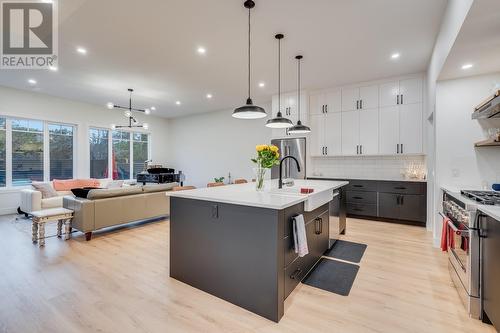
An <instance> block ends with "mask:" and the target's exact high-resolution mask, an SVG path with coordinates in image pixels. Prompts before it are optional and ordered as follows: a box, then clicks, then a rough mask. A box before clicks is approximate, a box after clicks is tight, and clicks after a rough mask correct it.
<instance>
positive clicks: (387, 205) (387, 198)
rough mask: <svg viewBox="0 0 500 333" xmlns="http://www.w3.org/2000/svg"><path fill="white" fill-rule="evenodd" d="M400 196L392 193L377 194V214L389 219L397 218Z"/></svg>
mask: <svg viewBox="0 0 500 333" xmlns="http://www.w3.org/2000/svg"><path fill="white" fill-rule="evenodd" d="M400 196H401V194H394V193H379V194H378V216H379V217H385V218H389V219H399V216H400V205H399V202H400Z"/></svg>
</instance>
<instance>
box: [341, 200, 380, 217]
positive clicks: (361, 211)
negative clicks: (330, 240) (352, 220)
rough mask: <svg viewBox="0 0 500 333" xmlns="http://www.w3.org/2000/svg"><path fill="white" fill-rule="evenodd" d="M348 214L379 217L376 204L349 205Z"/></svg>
mask: <svg viewBox="0 0 500 333" xmlns="http://www.w3.org/2000/svg"><path fill="white" fill-rule="evenodd" d="M347 214H350V215H363V216H377V205H376V204H361V203H359V204H356V203H348V204H347Z"/></svg>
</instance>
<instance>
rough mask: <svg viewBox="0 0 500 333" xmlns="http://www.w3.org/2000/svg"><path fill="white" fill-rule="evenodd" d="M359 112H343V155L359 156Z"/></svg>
mask: <svg viewBox="0 0 500 333" xmlns="http://www.w3.org/2000/svg"><path fill="white" fill-rule="evenodd" d="M358 145H359V111H348V112H342V155H357V154H358V150H357V148H358Z"/></svg>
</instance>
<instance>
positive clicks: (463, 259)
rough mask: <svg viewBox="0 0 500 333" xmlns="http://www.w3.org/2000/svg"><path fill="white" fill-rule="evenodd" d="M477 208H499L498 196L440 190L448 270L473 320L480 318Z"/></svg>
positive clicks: (490, 193)
mask: <svg viewBox="0 0 500 333" xmlns="http://www.w3.org/2000/svg"><path fill="white" fill-rule="evenodd" d="M481 205H500V193H498V192H494V191H475V190H462V191H460V193H457V192H452V191H447V190H444V193H443V210H442V213H441V215H442V217H443V223H447V225H448V227H449V229H448V230H450V232H451V233H452V234H451V236H450V237H447V239H446V243H447V248H448V268H449V271H450V275H451V278H452V280H453V283H454V284H455V287H456V288H457V290H458V292H459V294H460V296H461V299H462V301H463V303H464V305H465V306H466V308H467V310H468V311H469V315H470V316H471V317H473V318H476V319H479V318H480V317H481V300H480V292H481V279H480V262H481V257H480V247H481V244H480V237H479V222H478V213H477V208H478V207H479V206H481Z"/></svg>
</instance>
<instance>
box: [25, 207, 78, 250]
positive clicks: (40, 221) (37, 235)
mask: <svg viewBox="0 0 500 333" xmlns="http://www.w3.org/2000/svg"><path fill="white" fill-rule="evenodd" d="M30 214H31V215H32V216H33V219H32V224H31V240H32V241H33V243H36V242H38V245H39V246H44V245H45V238H46V237H45V223H47V222H51V221H57V237H59V238H61V237H62V235H63V233H62V226H63V224H64V240H67V239H69V236H70V234H71V220H72V219H73V211H72V210H71V209H66V208H50V209H43V210H38V211H34V212H32V213H30Z"/></svg>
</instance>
